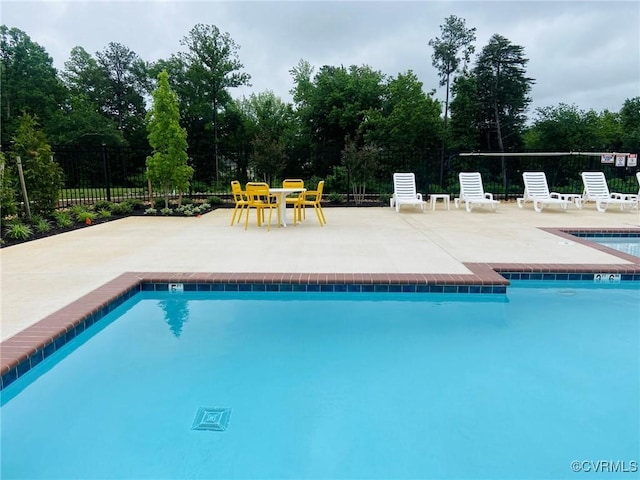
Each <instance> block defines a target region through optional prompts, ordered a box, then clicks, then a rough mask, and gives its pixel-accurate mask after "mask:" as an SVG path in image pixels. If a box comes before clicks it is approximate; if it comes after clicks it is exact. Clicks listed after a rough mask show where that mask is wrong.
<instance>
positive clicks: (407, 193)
mask: <svg viewBox="0 0 640 480" xmlns="http://www.w3.org/2000/svg"><path fill="white" fill-rule="evenodd" d="M389 203H390V205H391V208H394V207H395V209H396V212H400V207H402V206H403V205H412V206H414V207H420V210H422V211H423V212H424V205H425V203H426V202H424V201H423V200H422V194H421V193H418V192H416V177H415V175H414V174H413V173H394V174H393V196H392V197H391V200H390V201H389Z"/></svg>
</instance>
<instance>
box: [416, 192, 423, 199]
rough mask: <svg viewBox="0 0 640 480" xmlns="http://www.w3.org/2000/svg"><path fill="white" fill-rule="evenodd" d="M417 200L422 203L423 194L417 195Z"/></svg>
mask: <svg viewBox="0 0 640 480" xmlns="http://www.w3.org/2000/svg"><path fill="white" fill-rule="evenodd" d="M416 198H417V199H418V200H420V201H422V194H421V193H416Z"/></svg>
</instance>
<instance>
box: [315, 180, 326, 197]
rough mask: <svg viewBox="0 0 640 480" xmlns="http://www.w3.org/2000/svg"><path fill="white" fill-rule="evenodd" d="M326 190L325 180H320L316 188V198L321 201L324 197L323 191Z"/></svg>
mask: <svg viewBox="0 0 640 480" xmlns="http://www.w3.org/2000/svg"><path fill="white" fill-rule="evenodd" d="M323 190H324V180H320V181H319V182H318V188H316V192H318V195H317V197H316V200H317V201H318V202H319V201H320V200H321V199H322V191H323Z"/></svg>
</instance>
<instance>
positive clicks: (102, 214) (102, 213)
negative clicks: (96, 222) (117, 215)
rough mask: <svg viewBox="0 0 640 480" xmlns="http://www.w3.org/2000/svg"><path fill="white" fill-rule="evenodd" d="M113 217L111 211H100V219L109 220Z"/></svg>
mask: <svg viewBox="0 0 640 480" xmlns="http://www.w3.org/2000/svg"><path fill="white" fill-rule="evenodd" d="M110 216H111V211H110V210H107V209H106V208H104V209H102V210H100V211H98V217H100V218H109V217H110Z"/></svg>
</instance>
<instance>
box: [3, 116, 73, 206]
mask: <svg viewBox="0 0 640 480" xmlns="http://www.w3.org/2000/svg"><path fill="white" fill-rule="evenodd" d="M13 140H14V148H13V163H17V157H20V158H21V160H22V167H23V172H24V180H25V183H26V185H27V190H28V193H29V201H30V203H31V212H33V213H42V214H45V215H49V214H51V213H52V212H53V211H54V210H55V208H56V204H57V202H58V197H59V193H60V189H61V188H62V187H63V185H64V178H63V172H62V168H61V167H60V165H58V163H57V162H56V161H55V160H54V159H53V153H52V151H51V146H50V145H49V144H48V143H47V140H46V136H45V134H44V132H42V131H41V130H40V129H39V125H38V122H37V121H36V118H35V117H34V116H32V115H29V114H24V115H22V116H21V117H20V122H19V125H18V128H17V130H16V135H15V137H13Z"/></svg>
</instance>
